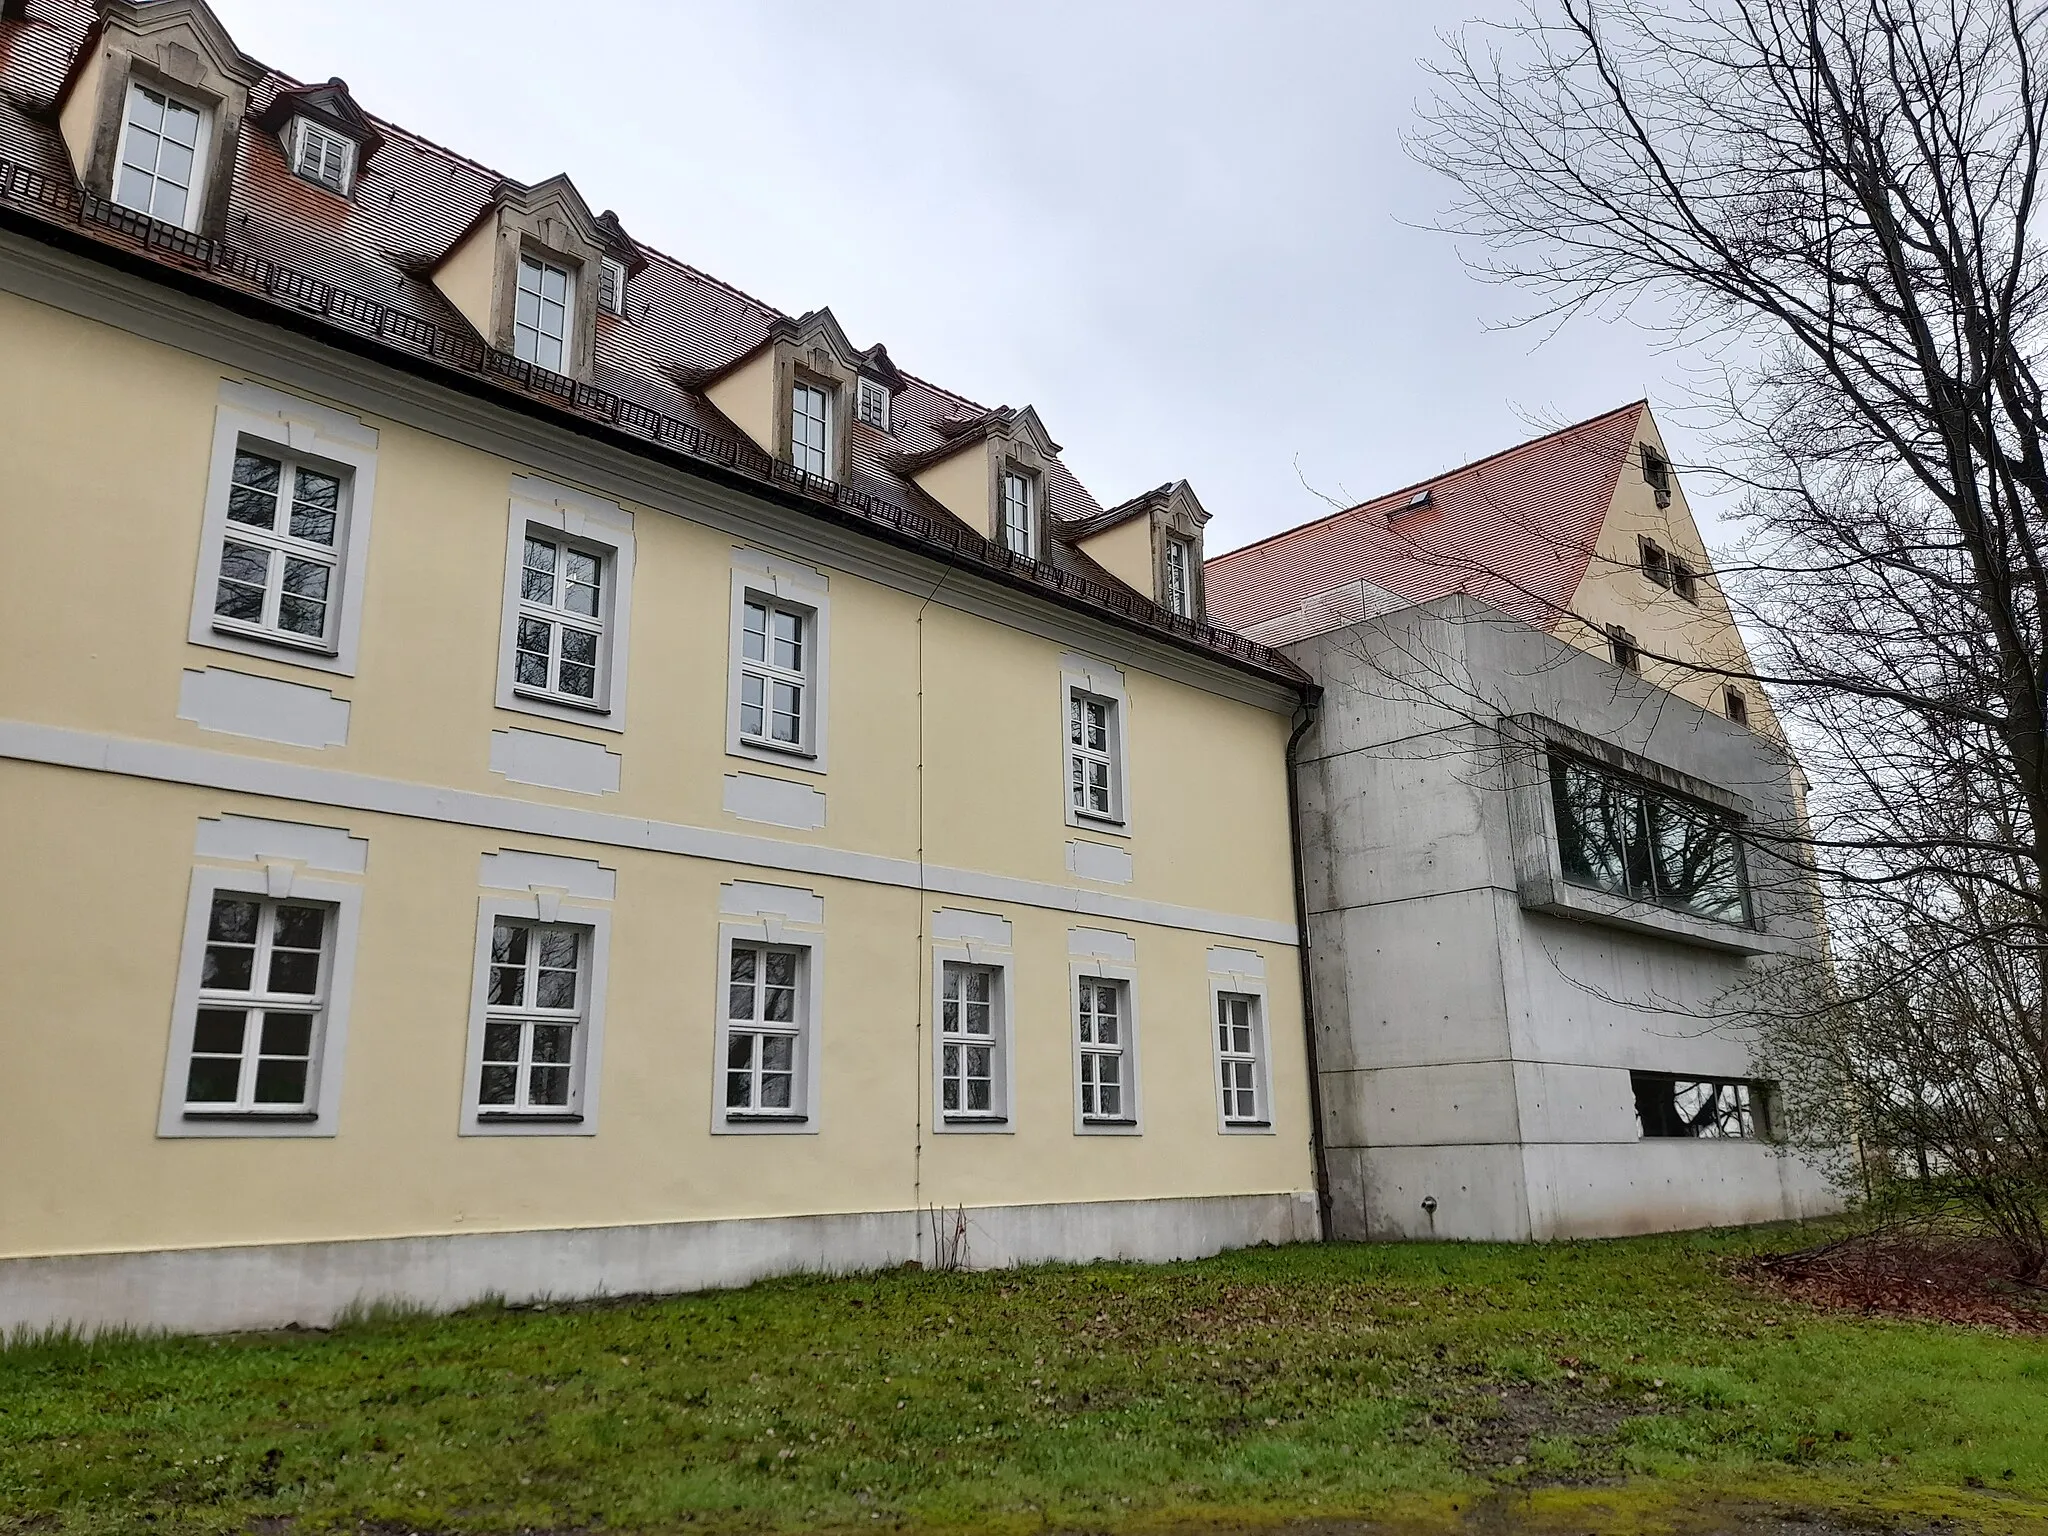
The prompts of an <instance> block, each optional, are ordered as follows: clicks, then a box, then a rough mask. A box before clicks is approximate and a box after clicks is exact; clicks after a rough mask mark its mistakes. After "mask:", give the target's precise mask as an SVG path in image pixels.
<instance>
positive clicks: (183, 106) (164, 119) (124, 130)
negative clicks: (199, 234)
mask: <svg viewBox="0 0 2048 1536" xmlns="http://www.w3.org/2000/svg"><path fill="white" fill-rule="evenodd" d="M210 126H211V124H210V114H209V113H208V112H207V110H206V109H205V108H204V107H202V106H199V105H197V104H196V103H194V102H190V101H186V100H183V99H182V98H180V97H178V96H176V95H174V94H173V93H171V92H169V91H163V90H158V89H157V88H156V87H154V86H149V85H144V84H143V83H142V82H141V81H140V80H131V81H130V82H129V83H128V100H127V104H126V107H125V109H124V110H123V113H122V117H121V142H120V146H119V148H118V150H117V151H116V156H115V164H114V201H115V202H117V203H119V204H120V205H121V206H122V207H123V208H132V209H134V210H135V211H136V212H137V213H141V214H146V215H148V216H149V217H150V218H152V219H156V220H158V221H159V222H161V223H164V224H172V225H176V226H177V227H178V228H179V229H197V228H198V227H199V209H200V203H201V201H202V199H203V197H204V195H205V175H206V171H205V166H206V149H207V137H208V129H209V127H210Z"/></svg>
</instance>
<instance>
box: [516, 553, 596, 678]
mask: <svg viewBox="0 0 2048 1536" xmlns="http://www.w3.org/2000/svg"><path fill="white" fill-rule="evenodd" d="M604 597H605V555H604V551H603V550H602V549H590V548H584V547H583V546H581V545H577V544H572V543H570V542H569V540H568V539H566V538H556V537H548V536H546V535H543V534H541V533H537V532H534V531H532V530H529V531H528V532H527V535H526V549H525V554H524V556H523V558H522V560H521V563H520V568H519V628H518V631H517V633H516V634H515V635H514V636H513V641H512V647H513V655H512V672H513V681H514V683H515V684H516V686H517V687H518V688H519V689H520V690H521V691H522V692H525V691H528V690H530V691H532V692H535V693H540V694H545V695H548V696H550V697H552V698H557V699H564V700H573V701H576V702H578V703H585V704H590V705H592V706H593V707H594V706H595V705H596V703H597V695H598V667H599V665H600V664H601V661H602V658H603V652H604V611H605V604H604Z"/></svg>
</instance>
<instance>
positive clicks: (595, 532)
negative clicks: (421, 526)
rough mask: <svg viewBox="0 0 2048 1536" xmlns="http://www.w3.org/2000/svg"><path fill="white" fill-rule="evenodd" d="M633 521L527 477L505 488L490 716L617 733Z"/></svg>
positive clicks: (622, 704) (609, 504)
mask: <svg viewBox="0 0 2048 1536" xmlns="http://www.w3.org/2000/svg"><path fill="white" fill-rule="evenodd" d="M633 549H634V542H633V515H632V514H631V513H630V512H628V511H626V510H625V509H624V508H623V507H621V506H620V505H619V504H618V503H617V502H614V501H606V500H604V499H602V498H601V497H596V496H591V495H588V494H586V493H585V492H582V491H577V490H573V489H571V488H570V487H568V486H563V485H556V484H555V483H553V482H552V481H547V480H542V479H540V478H539V477H537V476H519V477H516V478H515V479H514V480H513V482H512V495H511V502H510V513H509V516H508V519H507V524H506V541H505V595H504V618H503V627H502V629H501V631H500V634H499V650H498V693H497V704H498V707H499V708H500V709H511V710H517V711H519V712H521V713H523V714H532V715H545V716H547V717H549V718H551V719H556V720H573V721H576V722H578V723H580V724H584V725H595V726H598V727H600V728H602V729H605V730H614V731H616V730H622V729H624V727H625V712H626V660H627V639H628V636H629V635H630V633H631V620H632V583H633Z"/></svg>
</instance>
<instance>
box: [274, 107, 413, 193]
mask: <svg viewBox="0 0 2048 1536" xmlns="http://www.w3.org/2000/svg"><path fill="white" fill-rule="evenodd" d="M253 121H254V122H255V124H256V126H257V127H259V128H261V129H264V130H265V131H266V132H268V133H270V134H271V135H272V136H273V137H274V138H275V139H276V140H277V145H278V148H279V150H280V151H282V153H283V155H284V163H285V164H286V165H287V166H289V167H290V168H291V172H292V174H293V175H294V176H297V177H299V178H301V179H302V180H304V181H309V182H311V183H312V184H313V185H314V186H316V187H324V188H325V189H326V190H327V191H329V192H332V193H333V194H334V195H335V196H336V197H347V196H348V195H349V194H350V193H351V192H353V191H354V190H355V185H356V179H357V178H358V177H359V176H361V175H362V173H363V170H364V168H365V167H366V166H367V165H368V164H369V163H370V157H371V156H372V155H374V154H376V153H377V151H378V150H379V149H381V148H382V147H383V145H384V135H383V134H382V133H381V132H379V131H378V129H377V125H376V124H375V123H373V122H372V121H371V120H370V117H369V114H368V113H366V112H364V111H363V109H362V108H361V107H359V106H357V105H356V102H355V98H354V97H353V96H351V95H350V94H349V89H348V82H347V81H346V80H342V79H339V78H337V79H333V80H329V81H328V82H327V83H326V84H325V85H302V86H295V87H293V88H292V89H290V90H284V91H279V92H278V93H277V94H276V95H275V96H274V97H272V98H271V101H270V105H269V106H267V107H265V108H264V109H263V110H262V111H261V112H259V113H257V114H256V116H255V118H254V119H253Z"/></svg>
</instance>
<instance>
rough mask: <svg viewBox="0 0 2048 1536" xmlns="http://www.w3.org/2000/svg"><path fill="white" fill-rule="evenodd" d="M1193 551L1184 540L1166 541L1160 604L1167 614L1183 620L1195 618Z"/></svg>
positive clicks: (1172, 539) (1171, 539) (1192, 547)
mask: <svg viewBox="0 0 2048 1536" xmlns="http://www.w3.org/2000/svg"><path fill="white" fill-rule="evenodd" d="M1194 564H1195V551H1194V546H1193V545H1191V544H1189V543H1188V541H1187V540H1186V539H1176V538H1168V539H1167V541H1166V581H1165V585H1164V590H1162V591H1161V593H1160V602H1161V603H1162V605H1163V606H1164V607H1165V609H1166V611H1167V612H1168V613H1172V614H1178V615H1179V616H1180V617H1181V618H1183V619H1192V618H1193V617H1194V616H1195V579H1194Z"/></svg>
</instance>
